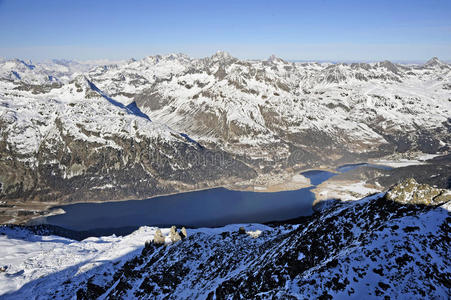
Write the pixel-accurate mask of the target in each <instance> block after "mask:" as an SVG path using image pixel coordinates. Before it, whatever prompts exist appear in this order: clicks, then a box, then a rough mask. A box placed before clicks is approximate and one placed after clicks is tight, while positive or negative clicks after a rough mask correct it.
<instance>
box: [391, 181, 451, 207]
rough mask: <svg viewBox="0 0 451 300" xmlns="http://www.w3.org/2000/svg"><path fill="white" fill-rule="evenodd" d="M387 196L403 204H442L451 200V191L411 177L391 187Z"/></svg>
mask: <svg viewBox="0 0 451 300" xmlns="http://www.w3.org/2000/svg"><path fill="white" fill-rule="evenodd" d="M386 197H387V199H389V200H392V201H396V202H399V203H401V204H413V205H418V204H420V205H440V204H443V203H445V202H448V201H450V200H451V192H450V191H449V190H444V189H437V188H434V187H431V186H429V185H427V184H418V183H417V182H416V181H415V179H413V178H409V179H406V180H404V181H403V182H401V183H399V184H397V185H395V186H394V187H392V188H391V189H389V191H388V192H387V196H386Z"/></svg>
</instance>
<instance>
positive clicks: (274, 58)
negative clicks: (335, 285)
mask: <svg viewBox="0 0 451 300" xmlns="http://www.w3.org/2000/svg"><path fill="white" fill-rule="evenodd" d="M266 61H267V62H271V63H278V62H282V63H284V62H285V61H284V60H283V59H281V58H280V57H277V56H276V55H274V54H273V55H271V56H270V57H269V58H268V59H267V60H266Z"/></svg>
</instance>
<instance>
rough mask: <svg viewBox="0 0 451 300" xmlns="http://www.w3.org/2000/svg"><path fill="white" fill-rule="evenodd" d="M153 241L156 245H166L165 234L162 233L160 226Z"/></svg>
mask: <svg viewBox="0 0 451 300" xmlns="http://www.w3.org/2000/svg"><path fill="white" fill-rule="evenodd" d="M153 243H154V244H155V245H164V236H163V234H162V233H161V230H160V229H159V228H158V229H157V230H156V231H155V235H154V237H153Z"/></svg>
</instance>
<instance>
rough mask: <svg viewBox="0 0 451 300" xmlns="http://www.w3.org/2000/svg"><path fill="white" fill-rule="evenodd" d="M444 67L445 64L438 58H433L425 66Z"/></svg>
mask: <svg viewBox="0 0 451 300" xmlns="http://www.w3.org/2000/svg"><path fill="white" fill-rule="evenodd" d="M443 65H444V63H443V62H441V61H440V60H439V59H438V57H437V56H434V57H433V58H431V59H430V60H428V61H427V62H426V63H425V64H424V66H425V67H437V66H443Z"/></svg>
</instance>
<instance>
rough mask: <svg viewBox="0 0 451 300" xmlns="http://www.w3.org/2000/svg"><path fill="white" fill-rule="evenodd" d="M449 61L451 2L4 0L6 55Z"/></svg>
mask: <svg viewBox="0 0 451 300" xmlns="http://www.w3.org/2000/svg"><path fill="white" fill-rule="evenodd" d="M219 49H221V50H225V51H229V52H230V53H231V54H232V55H234V56H236V57H240V58H266V57H268V56H269V55H271V54H276V55H277V56H279V57H282V58H285V59H298V60H381V59H391V60H398V61H399V60H404V61H422V60H426V59H428V58H430V57H432V56H438V57H439V58H441V59H443V60H451V1H450V0H447V1H440V0H424V1H420V0H410V1H407V0H406V1H396V0H392V1H385V0H382V1H366V0H360V1H344V0H343V1H338V0H337V1H331V0H310V1H276V0H273V1H264V0H260V1H245V0H241V1H234V0H223V1H214V0H210V1H196V0H191V1H170V0H166V1H125V0H124V1H114V0H108V1H106V0H105V1H103V0H93V1H80V0H78V1H69V0H67V1H66V0H54V1H46V0H41V1H37V0H34V1H26V0H0V56H3V57H20V58H24V59H33V60H42V59H48V58H67V59H83V60H87V59H100V58H108V59H125V58H130V57H135V58H141V57H144V56H147V55H154V54H165V53H171V52H182V53H185V54H188V55H190V56H193V57H204V56H209V55H211V54H213V53H214V52H215V51H216V50H219Z"/></svg>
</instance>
